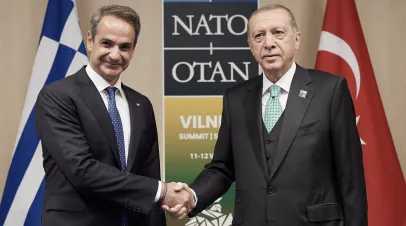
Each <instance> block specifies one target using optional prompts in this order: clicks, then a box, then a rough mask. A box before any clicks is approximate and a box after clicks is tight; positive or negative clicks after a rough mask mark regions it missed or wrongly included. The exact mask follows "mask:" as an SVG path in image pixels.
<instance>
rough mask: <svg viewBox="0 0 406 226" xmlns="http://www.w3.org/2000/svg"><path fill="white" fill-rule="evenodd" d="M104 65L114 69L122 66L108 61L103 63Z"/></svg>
mask: <svg viewBox="0 0 406 226" xmlns="http://www.w3.org/2000/svg"><path fill="white" fill-rule="evenodd" d="M103 62H104V63H106V65H107V66H108V67H113V68H117V67H120V66H121V63H112V62H108V61H103Z"/></svg>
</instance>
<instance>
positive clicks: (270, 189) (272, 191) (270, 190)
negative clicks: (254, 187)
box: [268, 186, 275, 194]
mask: <svg viewBox="0 0 406 226" xmlns="http://www.w3.org/2000/svg"><path fill="white" fill-rule="evenodd" d="M274 192H275V190H274V189H273V187H271V186H269V187H268V194H272V193H274Z"/></svg>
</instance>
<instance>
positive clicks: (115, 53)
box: [109, 46, 120, 61]
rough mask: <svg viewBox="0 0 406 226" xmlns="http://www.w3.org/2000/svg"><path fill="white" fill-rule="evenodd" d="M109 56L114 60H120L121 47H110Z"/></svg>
mask: <svg viewBox="0 0 406 226" xmlns="http://www.w3.org/2000/svg"><path fill="white" fill-rule="evenodd" d="M109 57H110V58H111V59H112V60H113V61H118V60H120V49H119V47H118V46H114V47H112V48H111V49H110V53H109Z"/></svg>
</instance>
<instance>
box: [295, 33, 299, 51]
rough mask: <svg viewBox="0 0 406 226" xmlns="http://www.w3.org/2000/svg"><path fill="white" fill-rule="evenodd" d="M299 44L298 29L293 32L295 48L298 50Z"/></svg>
mask: <svg viewBox="0 0 406 226" xmlns="http://www.w3.org/2000/svg"><path fill="white" fill-rule="evenodd" d="M299 46H300V31H297V32H296V33H295V50H299Z"/></svg>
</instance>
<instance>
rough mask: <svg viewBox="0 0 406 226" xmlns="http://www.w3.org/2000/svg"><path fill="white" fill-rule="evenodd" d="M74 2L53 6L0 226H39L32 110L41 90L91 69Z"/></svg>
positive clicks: (38, 157) (39, 174)
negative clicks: (85, 66)
mask: <svg viewBox="0 0 406 226" xmlns="http://www.w3.org/2000/svg"><path fill="white" fill-rule="evenodd" d="M87 62H88V59H87V56H86V50H85V47H84V44H83V38H82V35H81V32H80V28H79V23H78V16H77V11H76V7H75V1H74V0H49V1H48V6H47V10H46V14H45V19H44V24H43V26H42V32H41V36H40V40H39V45H38V50H37V54H36V56H35V61H34V66H33V69H32V74H31V80H30V83H29V87H28V92H27V97H26V99H25V104H24V110H23V112H22V115H21V120H20V126H19V128H18V134H17V137H16V143H15V145H14V147H15V148H14V153H13V157H12V161H11V165H10V169H9V171H8V176H7V181H6V185H5V188H4V193H3V197H2V200H1V205H0V225H4V226H22V225H24V226H40V225H41V211H42V199H43V190H44V170H43V168H42V148H41V143H40V140H39V137H38V135H37V133H36V131H35V108H34V104H35V101H36V99H37V95H38V93H39V91H40V90H41V88H42V87H43V86H44V85H46V84H49V83H52V82H54V81H56V80H59V79H61V78H64V77H65V76H68V75H70V74H72V73H74V72H76V71H77V70H79V69H80V68H81V67H82V66H83V65H85V64H87Z"/></svg>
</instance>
